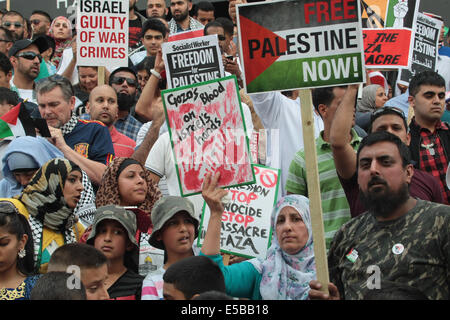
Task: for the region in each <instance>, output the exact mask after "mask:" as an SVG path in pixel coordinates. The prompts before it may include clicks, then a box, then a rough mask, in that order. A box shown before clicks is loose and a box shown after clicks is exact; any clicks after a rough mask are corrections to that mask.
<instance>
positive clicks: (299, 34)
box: [237, 0, 365, 93]
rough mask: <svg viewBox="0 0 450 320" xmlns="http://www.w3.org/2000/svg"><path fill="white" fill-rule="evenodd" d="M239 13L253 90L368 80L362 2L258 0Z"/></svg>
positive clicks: (248, 84)
mask: <svg viewBox="0 0 450 320" xmlns="http://www.w3.org/2000/svg"><path fill="white" fill-rule="evenodd" d="M237 12H238V16H237V17H238V32H239V39H240V50H241V57H242V58H243V60H242V62H243V69H244V77H245V87H246V91H247V93H256V92H265V91H274V90H287V89H297V88H311V87H321V86H330V85H335V84H351V83H361V82H364V81H365V73H364V71H363V66H364V61H363V57H364V56H363V42H362V32H361V21H360V20H361V15H360V12H359V1H357V0H324V1H308V0H297V1H271V2H257V3H248V4H240V5H238V6H237ZM268 17H270V18H268Z"/></svg>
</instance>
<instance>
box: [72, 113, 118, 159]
mask: <svg viewBox="0 0 450 320" xmlns="http://www.w3.org/2000/svg"><path fill="white" fill-rule="evenodd" d="M64 140H65V141H66V143H67V145H68V146H69V147H71V148H72V149H73V150H75V151H76V152H78V153H79V154H81V155H82V156H84V157H86V158H88V159H89V160H93V161H98V162H101V163H104V164H105V165H108V164H109V163H110V162H111V161H112V159H113V158H114V146H113V143H112V140H111V135H110V134H109V130H108V128H107V127H106V126H105V125H104V124H102V123H101V122H99V121H92V120H81V119H80V120H78V123H77V124H76V126H75V128H74V129H73V130H72V132H70V133H68V134H65V135H64Z"/></svg>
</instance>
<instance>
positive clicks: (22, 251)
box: [18, 249, 27, 259]
mask: <svg viewBox="0 0 450 320" xmlns="http://www.w3.org/2000/svg"><path fill="white" fill-rule="evenodd" d="M26 254H27V252H26V251H25V249H20V251H19V253H18V256H19V258H21V259H22V258H24V257H25V255H26Z"/></svg>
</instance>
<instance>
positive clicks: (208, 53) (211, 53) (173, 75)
mask: <svg viewBox="0 0 450 320" xmlns="http://www.w3.org/2000/svg"><path fill="white" fill-rule="evenodd" d="M162 52H163V59H164V62H165V63H164V64H165V67H166V76H167V86H168V88H169V89H170V88H178V87H183V86H187V85H190V84H194V83H199V82H205V81H209V80H214V79H218V78H222V77H223V76H224V75H225V73H224V70H223V64H222V55H221V53H220V48H219V40H218V38H217V35H210V36H204V37H199V38H193V39H185V40H179V41H173V42H165V43H163V44H162Z"/></svg>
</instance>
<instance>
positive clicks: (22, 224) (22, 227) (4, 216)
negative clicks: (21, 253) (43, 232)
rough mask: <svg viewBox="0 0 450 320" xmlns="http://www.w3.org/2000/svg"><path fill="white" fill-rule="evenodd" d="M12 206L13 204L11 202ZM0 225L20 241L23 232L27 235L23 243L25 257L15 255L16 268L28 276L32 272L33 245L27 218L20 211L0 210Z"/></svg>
mask: <svg viewBox="0 0 450 320" xmlns="http://www.w3.org/2000/svg"><path fill="white" fill-rule="evenodd" d="M11 205H13V206H14V204H12V203H11ZM0 227H3V228H5V229H6V231H7V232H8V233H10V234H13V235H15V236H17V240H18V241H20V240H21V239H22V237H23V235H24V234H26V235H27V236H28V240H27V243H26V244H25V251H26V254H25V257H23V258H19V257H17V269H18V270H19V271H20V272H21V273H22V274H24V275H26V276H29V275H32V274H33V273H34V247H33V235H32V233H31V228H30V225H29V223H28V220H27V218H25V216H23V215H22V214H20V213H14V214H10V213H3V212H0Z"/></svg>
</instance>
